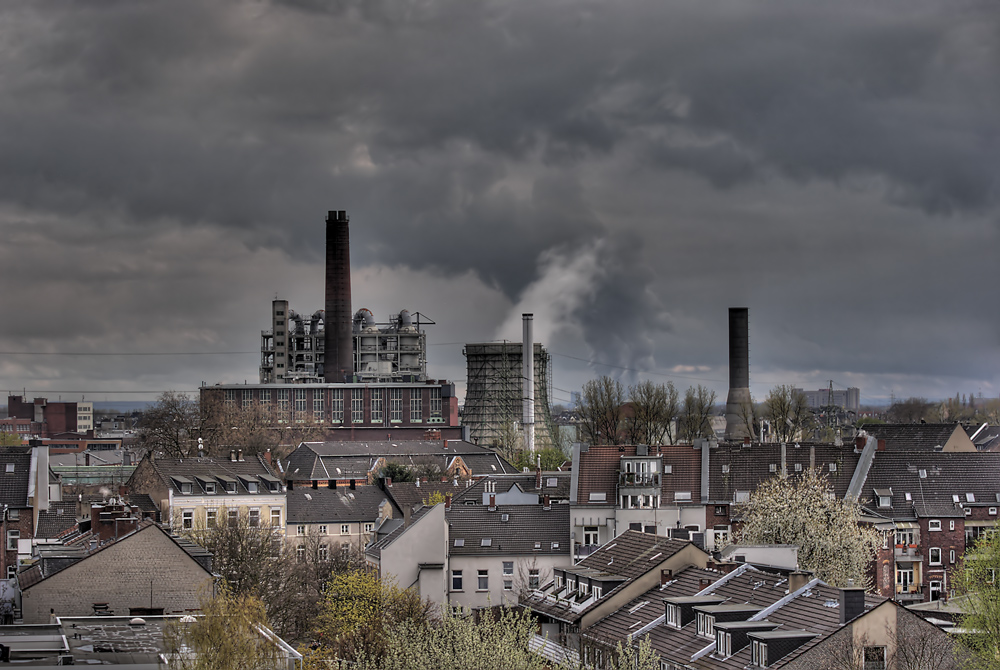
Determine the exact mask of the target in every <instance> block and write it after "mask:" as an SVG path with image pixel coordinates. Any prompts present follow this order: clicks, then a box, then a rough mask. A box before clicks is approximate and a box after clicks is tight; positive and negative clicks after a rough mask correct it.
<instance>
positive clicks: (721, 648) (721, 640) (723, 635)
mask: <svg viewBox="0 0 1000 670" xmlns="http://www.w3.org/2000/svg"><path fill="white" fill-rule="evenodd" d="M732 648H733V636H732V634H730V633H727V632H725V631H721V630H719V631H716V632H715V654H716V656H719V657H720V658H729V657H730V656H732V655H733V651H732Z"/></svg>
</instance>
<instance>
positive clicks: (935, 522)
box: [927, 519, 941, 532]
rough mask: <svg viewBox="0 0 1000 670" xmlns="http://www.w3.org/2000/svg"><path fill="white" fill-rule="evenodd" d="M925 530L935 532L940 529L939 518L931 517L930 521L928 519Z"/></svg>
mask: <svg viewBox="0 0 1000 670" xmlns="http://www.w3.org/2000/svg"><path fill="white" fill-rule="evenodd" d="M927 530H929V531H931V532H937V531H939V530H941V520H940V519H931V520H930V521H928V522H927Z"/></svg>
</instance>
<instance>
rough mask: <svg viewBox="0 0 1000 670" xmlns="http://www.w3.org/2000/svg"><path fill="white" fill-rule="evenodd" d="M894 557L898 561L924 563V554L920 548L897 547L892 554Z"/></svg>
mask: <svg viewBox="0 0 1000 670" xmlns="http://www.w3.org/2000/svg"><path fill="white" fill-rule="evenodd" d="M892 555H893V557H895V559H896V560H897V561H922V560H924V557H923V554H921V553H920V551H919V548H918V547H915V546H914V547H911V546H903V547H900V546H898V545H897V546H896V548H895V549H894V550H893V552H892Z"/></svg>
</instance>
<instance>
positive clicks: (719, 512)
mask: <svg viewBox="0 0 1000 670" xmlns="http://www.w3.org/2000/svg"><path fill="white" fill-rule="evenodd" d="M715 516H728V512H727V510H726V506H725V505H716V506H715Z"/></svg>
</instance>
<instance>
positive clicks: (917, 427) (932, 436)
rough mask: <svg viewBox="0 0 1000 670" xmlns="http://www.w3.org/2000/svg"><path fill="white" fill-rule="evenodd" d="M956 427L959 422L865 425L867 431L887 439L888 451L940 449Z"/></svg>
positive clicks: (886, 446)
mask: <svg viewBox="0 0 1000 670" xmlns="http://www.w3.org/2000/svg"><path fill="white" fill-rule="evenodd" d="M956 428H960V426H959V424H957V423H872V424H866V425H865V432H867V433H868V434H869V435H873V436H874V437H875V438H876V439H879V440H885V448H886V450H888V451H895V450H897V449H903V450H906V451H940V450H941V447H943V446H944V445H945V444H946V443H947V442H948V440H950V439H951V436H952V435H953V434H954V433H955V429H956Z"/></svg>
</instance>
